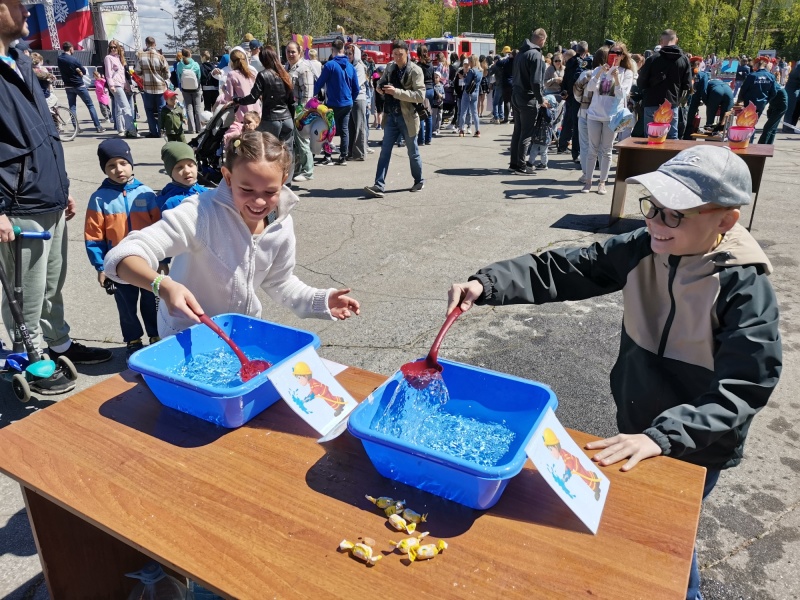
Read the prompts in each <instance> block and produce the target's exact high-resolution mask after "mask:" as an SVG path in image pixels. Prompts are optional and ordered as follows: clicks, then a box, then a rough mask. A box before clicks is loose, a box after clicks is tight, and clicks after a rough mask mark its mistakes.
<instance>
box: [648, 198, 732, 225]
mask: <svg viewBox="0 0 800 600" xmlns="http://www.w3.org/2000/svg"><path fill="white" fill-rule="evenodd" d="M652 198H653V197H652V196H644V197H643V198H639V210H641V211H642V215H644V218H645V219H654V218H655V217H656V215H661V222H662V223H664V225H666V226H667V227H669V228H670V229H675V228H676V227H677V226H678V225H680V224H681V221H682V220H683V219H691V218H692V217H696V216H697V215H703V214H705V213H710V212H715V211H718V210H727V209H726V208H725V207H724V206H717V207H715V208H708V209H691V210H690V211H684V212H680V211H677V210H672V209H669V208H661V207H659V206H656V205H655V204H653V201H652Z"/></svg>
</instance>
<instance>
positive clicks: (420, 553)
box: [408, 540, 447, 562]
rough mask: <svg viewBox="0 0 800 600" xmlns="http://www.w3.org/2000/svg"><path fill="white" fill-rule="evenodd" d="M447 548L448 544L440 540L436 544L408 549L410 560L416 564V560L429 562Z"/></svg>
mask: <svg viewBox="0 0 800 600" xmlns="http://www.w3.org/2000/svg"><path fill="white" fill-rule="evenodd" d="M445 548H447V542H445V541H444V540H439V541H438V542H436V543H435V544H424V545H422V546H417V547H411V548H409V549H408V560H410V561H411V562H414V561H415V560H428V559H430V558H433V557H434V556H436V555H437V554H439V553H440V552H443V551H444V549H445Z"/></svg>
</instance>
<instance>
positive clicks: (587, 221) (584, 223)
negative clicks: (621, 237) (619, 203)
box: [550, 213, 644, 235]
mask: <svg viewBox="0 0 800 600" xmlns="http://www.w3.org/2000/svg"><path fill="white" fill-rule="evenodd" d="M550 227H552V228H553V229H570V230H573V231H587V232H591V233H611V234H614V235H617V234H620V233H628V232H631V231H636V230H637V229H640V228H642V227H644V220H643V219H631V218H627V217H623V218H621V219H619V220H618V221H617V222H616V223H614V224H613V225H611V226H609V225H608V214H606V213H604V214H599V215H574V214H566V215H564V216H563V217H561V218H560V219H559V220H558V221H556V222H555V223H553V224H552V225H551V226H550Z"/></svg>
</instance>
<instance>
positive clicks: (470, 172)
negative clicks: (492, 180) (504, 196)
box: [435, 167, 508, 177]
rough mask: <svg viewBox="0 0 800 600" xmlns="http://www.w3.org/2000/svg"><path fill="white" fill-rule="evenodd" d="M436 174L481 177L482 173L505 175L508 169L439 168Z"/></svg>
mask: <svg viewBox="0 0 800 600" xmlns="http://www.w3.org/2000/svg"><path fill="white" fill-rule="evenodd" d="M435 173H437V174H438V175H455V176H456V177H483V176H484V175H507V174H508V169H503V168H500V167H495V168H493V169H439V170H438V171H435Z"/></svg>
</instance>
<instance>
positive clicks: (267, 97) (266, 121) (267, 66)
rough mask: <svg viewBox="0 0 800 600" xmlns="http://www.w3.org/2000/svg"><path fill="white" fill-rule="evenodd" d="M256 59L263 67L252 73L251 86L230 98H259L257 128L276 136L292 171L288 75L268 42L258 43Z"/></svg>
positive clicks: (253, 100) (291, 106)
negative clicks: (258, 49)
mask: <svg viewBox="0 0 800 600" xmlns="http://www.w3.org/2000/svg"><path fill="white" fill-rule="evenodd" d="M258 59H259V60H260V61H261V64H262V65H263V66H264V69H263V70H262V71H261V72H259V74H258V75H256V80H255V83H253V89H252V90H250V94H249V95H247V96H245V97H243V98H234V99H233V101H234V102H235V103H236V104H255V103H256V102H257V101H259V100H261V123H260V124H259V126H258V131H266V132H268V133H271V134H272V135H274V136H275V137H277V138H278V139H279V140H280V141H282V142H283V144H284V145H285V146H286V148H287V149H288V151H289V155H290V156H291V157H292V165H291V167H290V168H289V173H294V91H293V88H292V79H291V77H290V76H289V73H287V72H286V69H284V68H283V65H282V64H281V61H280V59H279V58H278V54H277V53H276V52H275V50H273V49H272V46H262V47H261V50H260V51H259V53H258Z"/></svg>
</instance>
